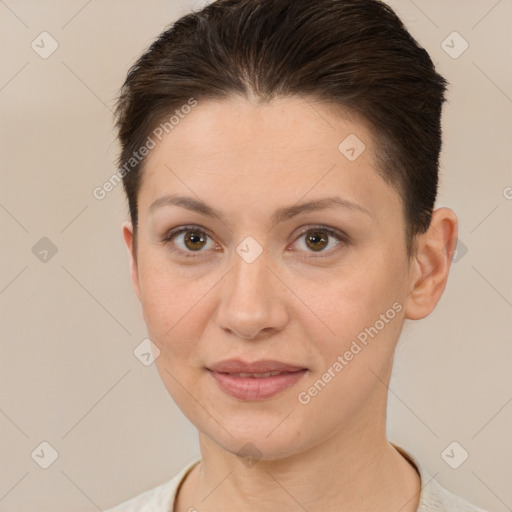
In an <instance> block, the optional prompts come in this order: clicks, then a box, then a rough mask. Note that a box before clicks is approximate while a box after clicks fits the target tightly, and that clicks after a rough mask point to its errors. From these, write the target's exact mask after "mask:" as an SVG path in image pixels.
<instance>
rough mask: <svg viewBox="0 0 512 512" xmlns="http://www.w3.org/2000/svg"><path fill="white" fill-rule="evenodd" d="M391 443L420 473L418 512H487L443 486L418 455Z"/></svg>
mask: <svg viewBox="0 0 512 512" xmlns="http://www.w3.org/2000/svg"><path fill="white" fill-rule="evenodd" d="M391 444H392V445H393V446H394V447H395V448H396V449H397V451H398V452H399V453H400V454H401V455H402V456H403V457H405V458H406V459H407V460H408V461H409V462H410V463H411V464H412V465H413V466H414V467H415V468H416V471H417V472H418V473H419V475H420V480H421V491H420V492H421V494H420V501H419V505H418V509H417V511H416V512H486V511H485V510H483V509H481V508H479V507H477V506H476V505H472V504H471V503H469V502H468V501H466V500H465V499H463V498H461V497H460V496H456V495H455V494H453V493H451V492H450V491H448V490H447V489H445V488H444V487H442V486H441V485H440V484H439V482H438V481H437V480H436V479H435V476H431V475H430V473H429V472H428V471H427V469H426V468H425V467H424V466H423V464H422V463H421V462H420V461H419V460H418V458H417V457H415V456H414V455H413V454H412V453H410V452H408V451H406V450H404V449H403V448H401V447H400V446H397V445H396V444H395V443H391Z"/></svg>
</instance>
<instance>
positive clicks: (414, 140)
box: [115, 0, 447, 256]
mask: <svg viewBox="0 0 512 512" xmlns="http://www.w3.org/2000/svg"><path fill="white" fill-rule="evenodd" d="M446 86H447V82H446V80H445V79H444V78H443V77H442V76H441V75H439V74H438V73H437V72H436V70H435V67H434V65H433V63H432V60H431V59H430V57H429V55H428V53H427V52H426V51H425V49H423V48H422V47H421V46H419V44H418V43H417V42H416V41H415V39H414V38H413V37H412V36H411V35H410V34H409V32H408V31H407V29H406V28H405V27H404V25H403V23H402V22H401V21H400V19H399V18H398V17H397V15H396V14H395V13H394V12H393V10H392V9H391V8H390V7H389V6H388V5H386V4H384V3H383V2H381V1H379V0H314V1H311V0H217V1H216V2H213V3H212V4H210V5H208V6H206V7H205V8H204V9H202V10H200V11H197V12H191V13H190V14H187V15H185V16H183V17H181V18H180V19H178V20H177V21H176V22H175V23H173V24H172V25H171V26H170V27H169V28H167V29H166V30H165V31H164V32H163V33H162V34H161V35H160V36H159V37H158V38H157V40H156V41H154V43H153V44H152V45H151V46H150V47H149V49H148V50H147V51H146V52H145V53H144V54H143V55H142V56H141V57H140V58H139V60H138V61H137V62H136V63H135V64H134V65H133V66H132V67H131V69H130V70H129V72H128V76H127V78H126V81H125V82H124V84H123V86H122V88H121V91H120V95H119V99H118V103H117V107H116V112H115V115H116V126H117V128H118V131H119V140H120V143H121V154H120V156H119V161H118V164H119V166H120V167H123V166H124V169H125V170H126V169H127V168H126V163H127V162H128V161H129V160H130V158H131V157H132V154H133V153H134V152H136V151H137V150H138V149H139V148H140V147H141V146H143V145H144V141H145V140H146V139H147V137H148V135H149V134H150V133H151V131H152V130H153V128H154V127H155V126H156V125H158V124H159V123H160V122H162V119H164V118H166V117H167V118H168V117H169V114H170V113H171V112H173V111H174V110H175V109H178V108H180V107H181V106H182V105H184V104H187V103H188V102H189V100H190V99H191V98H195V99H196V100H199V101H201V100H206V99H224V98H227V97H229V96H235V95H239V96H242V97H246V98H248V97H249V96H252V97H254V96H256V97H258V98H260V99H261V101H262V102H265V101H270V100H271V99H272V98H275V97H292V96H308V97H309V98H314V99H316V100H320V101H325V102H326V103H331V104H333V103H334V104H337V105H339V106H340V107H341V108H342V109H345V110H348V111H349V112H353V113H355V114H356V115H358V116H362V118H363V119H365V120H366V121H368V122H369V124H370V126H371V127H372V135H373V138H374V143H375V155H376V157H377V160H378V172H379V174H381V176H382V177H383V178H384V179H385V180H386V181H387V182H388V183H390V184H392V185H393V186H394V187H395V188H396V190H397V191H398V193H399V195H400V197H401V200H402V203H403V207H404V215H405V224H406V233H405V240H406V247H407V251H408V254H409V256H411V255H412V254H413V252H414V237H415V235H416V234H418V233H422V232H425V231H426V230H427V228H428V227H429V225H430V219H431V216H432V211H433V208H434V203H435V199H436V195H437V186H438V166H439V155H440V151H441V144H442V141H441V110H442V104H443V102H444V101H445V97H444V94H445V90H446ZM340 142H341V141H340ZM144 162H145V159H143V160H141V161H140V162H137V163H136V165H133V166H132V168H131V169H130V171H129V172H124V173H123V174H122V177H123V186H124V189H125V192H126V196H127V199H128V205H129V210H130V216H131V221H132V224H133V228H134V235H135V236H136V233H137V220H138V215H137V196H138V192H139V190H140V186H141V180H142V170H143V164H144Z"/></svg>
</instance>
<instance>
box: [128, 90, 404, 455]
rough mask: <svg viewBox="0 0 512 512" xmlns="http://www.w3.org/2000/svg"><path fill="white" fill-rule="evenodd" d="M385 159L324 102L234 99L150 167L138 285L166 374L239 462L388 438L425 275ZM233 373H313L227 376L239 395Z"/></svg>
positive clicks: (184, 130) (207, 112)
mask: <svg viewBox="0 0 512 512" xmlns="http://www.w3.org/2000/svg"><path fill="white" fill-rule="evenodd" d="M347 137H349V138H348V139H347ZM363 145H364V146H363ZM372 150H373V143H372V140H371V138H370V134H369V132H368V131H367V129H365V126H364V125H363V124H361V123H359V122H356V121H354V120H352V121H350V120H348V119H347V118H342V117H341V116H340V115H339V114H338V115H336V114H335V113H334V112H333V111H332V109H330V108H329V107H327V106H326V105H323V104H321V103H311V102H306V101H304V100H302V99H298V98H286V99H279V100H274V101H272V102H271V103H269V104H267V105H265V106H256V105H255V104H253V103H251V102H249V101H247V100H245V99H239V98H236V99H235V98H232V99H230V100H227V101H223V102H218V101H216V102H213V101H212V102H199V103H198V106H197V107H195V108H194V109H192V111H191V113H190V114H188V115H187V116H186V117H185V118H184V119H182V120H181V121H180V123H179V125H177V126H176V127H175V128H174V129H173V130H172V131H170V132H169V133H168V134H166V135H165V136H164V137H163V138H162V140H161V142H159V143H158V144H157V146H156V147H155V148H154V149H153V150H152V151H151V152H150V154H149V155H148V157H147V161H146V165H145V170H144V175H143V181H142V187H141V190H140V194H139V198H138V208H139V210H138V211H139V226H138V235H137V236H138V247H137V264H136V266H133V267H132V271H133V274H132V276H133V279H134V284H135V289H136V292H137V294H138V296H139V298H140V300H141V303H142V307H143V313H144V318H145V321H146V324H147V328H148V333H149V336H150V338H151V340H152V341H153V343H154V344H155V345H156V346H157V347H158V348H159V350H160V355H159V357H158V358H157V359H156V362H155V364H156V365H157V368H158V371H159V374H160V376H161V378H162V380H163V382H164V384H165V386H166V387H167V390H168V391H169V393H170V394H171V396H172V397H173V399H174V400H175V401H176V403H177V404H178V406H179V407H180V408H181V410H182V411H183V412H184V414H185V415H186V416H187V417H188V418H189V419H190V421H191V422H192V423H193V424H195V425H196V427H197V428H198V429H199V431H201V432H203V433H204V434H205V435H206V436H208V437H209V438H211V439H213V440H214V441H215V442H216V443H218V444H219V445H220V446H222V447H223V448H224V449H226V450H228V451H231V452H233V453H236V452H238V451H239V450H240V449H241V448H242V447H243V446H244V445H245V444H246V443H247V442H250V443H252V445H254V446H255V447H256V449H257V450H259V452H260V453H261V454H262V455H261V458H267V459H274V458H278V457H284V456H288V455H293V454H294V453H299V452H303V451H305V450H307V449H310V448H313V447H315V446H316V445H319V444H320V443H322V441H325V440H327V439H329V438H331V437H332V436H333V435H336V434H339V435H340V436H341V435H349V432H352V431H353V429H357V428H362V426H363V425H364V426H365V428H367V427H368V424H371V425H374V426H375V428H376V429H377V428H382V426H383V425H384V421H385V418H384V412H385V399H386V393H387V389H386V386H385V384H384V382H387V381H388V378H389V372H390V369H391V362H392V356H393V351H394V348H395V344H396V342H397V340H398V336H399V334H400V331H401V328H402V325H403V321H404V313H405V303H406V300H407V296H408V293H409V291H410V285H411V272H410V267H409V265H408V260H407V255H406V249H405V241H404V231H405V226H404V218H403V213H402V205H401V201H400V198H399V196H398V194H397V192H396V191H395V189H394V188H392V187H391V186H389V185H388V184H387V183H386V182H385V181H384V180H383V179H382V178H381V177H380V176H379V174H378V173H377V172H376V171H375V164H374V161H373V157H372ZM168 196H174V197H175V198H176V197H184V198H188V203H187V204H188V207H185V206H178V205H176V204H172V203H171V201H170V200H166V199H164V198H166V197H168ZM327 198H337V199H338V202H337V203H336V202H334V201H333V202H331V203H329V206H328V207H327V206H326V205H327ZM317 201H325V204H324V207H323V208H314V207H311V208H304V209H302V210H301V209H299V208H298V207H299V206H300V205H303V204H306V203H310V202H317ZM194 202H195V203H197V204H198V203H199V202H201V203H205V205H207V207H206V206H205V207H204V208H203V209H202V210H201V209H200V208H193V203H194ZM182 204H183V205H185V203H183V202H182ZM320 206H321V205H320ZM281 210H282V211H281ZM278 211H281V214H279V215H278V214H276V212H278ZM207 212H210V213H211V212H215V214H216V215H215V216H214V215H207V214H206V213H207ZM180 229H184V230H183V232H181V233H177V234H174V235H173V234H171V233H170V232H171V231H173V232H176V231H178V230H180ZM124 234H125V240H126V242H127V244H128V247H130V243H131V235H130V232H129V228H125V231H124ZM169 236H171V238H169V239H168V240H167V241H165V239H166V238H168V237H169ZM358 348H359V349H358ZM231 358H237V359H240V360H242V361H244V362H247V363H252V362H255V361H260V360H273V361H279V362H282V363H286V364H288V365H294V366H296V367H299V368H303V369H306V370H305V371H302V372H300V373H298V374H294V375H292V377H290V374H288V376H286V375H285V376H284V377H283V376H281V377H278V380H276V379H273V378H265V379H262V380H261V381H260V383H257V382H255V381H256V377H245V378H242V377H237V376H231V377H228V379H230V382H231V383H234V386H235V388H237V389H238V396H233V395H232V394H229V393H228V392H226V391H225V390H224V389H223V388H222V387H221V386H220V385H219V383H218V381H217V379H216V378H215V374H214V373H212V371H210V369H211V368H212V366H214V365H215V364H217V363H220V362H222V361H224V360H226V359H231ZM236 379H239V380H236ZM247 379H250V381H249V380H247ZM279 379H281V380H279ZM224 380H226V379H225V378H224ZM279 382H281V383H282V382H284V383H285V384H286V385H288V386H289V387H286V388H284V389H280V390H279V388H278V387H277V388H276V386H278V384H279ZM258 390H259V391H258ZM244 393H245V394H244Z"/></svg>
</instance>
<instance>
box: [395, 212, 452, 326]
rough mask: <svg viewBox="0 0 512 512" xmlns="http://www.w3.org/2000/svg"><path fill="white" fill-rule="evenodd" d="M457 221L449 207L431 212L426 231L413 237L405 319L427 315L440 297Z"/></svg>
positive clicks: (448, 269)
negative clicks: (412, 257) (412, 256)
mask: <svg viewBox="0 0 512 512" xmlns="http://www.w3.org/2000/svg"><path fill="white" fill-rule="evenodd" d="M457 234H458V221H457V216H456V215H455V213H454V212H453V211H452V210H450V209H449V208H439V209H437V210H436V211H434V212H433V214H432V219H431V222H430V226H429V228H428V230H427V231H426V232H425V233H423V234H421V235H418V236H417V253H416V255H415V257H414V259H413V262H412V269H411V274H410V275H411V280H410V283H409V294H408V296H407V298H406V301H405V318H410V319H411V320H419V319H421V318H424V317H426V316H427V315H429V314H430V313H431V312H432V311H433V310H434V308H435V307H436V305H437V302H438V301H439V299H440V298H441V295H442V294H443V291H444V289H445V286H446V282H447V280H448V273H449V271H450V265H451V262H452V258H453V255H454V254H455V250H456V248H457Z"/></svg>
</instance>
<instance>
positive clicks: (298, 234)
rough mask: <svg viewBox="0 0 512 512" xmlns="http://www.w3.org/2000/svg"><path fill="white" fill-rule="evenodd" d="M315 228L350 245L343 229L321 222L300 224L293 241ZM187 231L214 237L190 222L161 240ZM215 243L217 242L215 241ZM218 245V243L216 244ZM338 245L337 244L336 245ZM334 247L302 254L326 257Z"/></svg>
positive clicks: (165, 241)
mask: <svg viewBox="0 0 512 512" xmlns="http://www.w3.org/2000/svg"><path fill="white" fill-rule="evenodd" d="M315 230H318V231H325V232H326V233H327V234H328V235H329V236H332V237H333V238H335V239H336V240H338V242H340V243H341V244H342V245H350V244H351V240H350V237H349V236H348V235H347V234H346V233H344V232H343V231H340V230H339V229H336V228H331V227H329V226H324V225H322V224H313V225H312V224H307V225H304V226H301V227H300V228H298V232H296V234H295V236H294V241H293V243H295V242H296V241H297V240H298V239H299V238H300V237H301V236H302V235H304V234H306V233H308V232H309V231H315ZM187 231H198V232H200V233H203V234H205V235H207V236H208V238H210V239H211V240H213V241H214V242H215V239H214V237H213V236H211V234H210V232H209V231H208V230H207V229H205V228H203V227H201V226H199V225H196V224H190V225H185V226H179V227H177V228H174V229H172V230H170V231H168V232H167V233H166V234H165V235H164V238H163V239H162V242H163V243H164V244H168V243H169V242H170V241H171V239H172V238H174V237H175V236H178V235H180V234H182V233H184V232H187ZM215 243H216V244H217V242H215ZM217 245H218V244H217ZM336 247H338V246H336ZM336 247H335V248H333V249H330V250H329V251H326V252H323V251H320V252H319V253H315V252H310V253H309V254H308V256H304V257H305V258H311V257H313V258H315V257H316V258H323V257H328V256H330V255H331V253H332V252H335V251H336ZM171 251H173V252H179V253H181V254H184V255H185V257H192V258H194V257H199V256H200V253H201V252H205V251H196V252H194V251H183V250H182V249H179V248H175V247H171ZM299 252H302V251H299Z"/></svg>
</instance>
